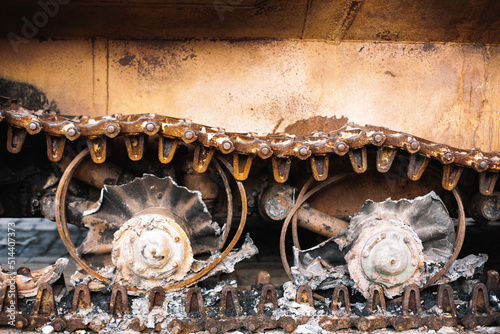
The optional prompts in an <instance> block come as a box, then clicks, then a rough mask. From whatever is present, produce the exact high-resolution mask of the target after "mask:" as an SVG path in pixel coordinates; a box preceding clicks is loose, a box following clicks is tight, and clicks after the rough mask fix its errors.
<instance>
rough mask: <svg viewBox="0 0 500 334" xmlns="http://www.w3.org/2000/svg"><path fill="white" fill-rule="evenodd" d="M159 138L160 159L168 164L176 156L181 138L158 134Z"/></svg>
mask: <svg viewBox="0 0 500 334" xmlns="http://www.w3.org/2000/svg"><path fill="white" fill-rule="evenodd" d="M158 138H159V141H158V159H159V160H160V162H161V163H162V164H168V163H169V162H170V161H172V159H173V158H174V154H175V150H176V149H177V144H178V142H179V140H178V139H173V138H169V137H165V136H158Z"/></svg>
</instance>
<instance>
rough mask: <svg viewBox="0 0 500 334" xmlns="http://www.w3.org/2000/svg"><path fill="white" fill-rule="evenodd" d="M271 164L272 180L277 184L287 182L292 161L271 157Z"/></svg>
mask: <svg viewBox="0 0 500 334" xmlns="http://www.w3.org/2000/svg"><path fill="white" fill-rule="evenodd" d="M272 164H273V174H274V180H275V181H276V182H278V183H284V182H286V180H288V174H290V165H291V164H292V160H291V159H290V158H278V157H276V156H274V155H273V157H272Z"/></svg>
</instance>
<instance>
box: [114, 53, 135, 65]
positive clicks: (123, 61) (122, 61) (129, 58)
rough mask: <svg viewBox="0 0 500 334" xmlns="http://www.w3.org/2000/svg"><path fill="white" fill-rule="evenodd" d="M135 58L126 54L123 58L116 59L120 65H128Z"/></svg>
mask: <svg viewBox="0 0 500 334" xmlns="http://www.w3.org/2000/svg"><path fill="white" fill-rule="evenodd" d="M134 59H135V55H127V56H125V57H123V58H121V59H120V60H118V62H119V63H120V65H122V66H127V65H130V63H131V62H132V61H133V60H134Z"/></svg>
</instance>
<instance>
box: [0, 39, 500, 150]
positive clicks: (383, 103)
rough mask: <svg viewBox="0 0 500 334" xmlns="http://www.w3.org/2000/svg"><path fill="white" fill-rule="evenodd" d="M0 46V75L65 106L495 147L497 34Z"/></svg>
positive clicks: (251, 127) (499, 72) (237, 127)
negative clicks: (353, 126) (429, 40)
mask: <svg viewBox="0 0 500 334" xmlns="http://www.w3.org/2000/svg"><path fill="white" fill-rule="evenodd" d="M0 49H1V52H0V61H1V63H2V65H3V66H2V67H1V68H0V76H1V77H2V78H4V79H9V80H15V81H18V82H22V83H27V84H31V85H33V86H35V87H37V88H38V89H40V90H41V91H42V92H43V93H44V94H46V96H47V99H48V100H49V101H54V103H56V104H57V107H58V108H59V110H61V112H63V113H66V114H73V115H76V114H90V115H104V114H115V113H123V114H132V113H147V112H151V113H158V114H168V115H171V116H174V117H181V118H188V119H191V120H193V121H195V122H199V123H202V124H208V125H215V126H220V127H223V128H226V129H227V130H228V131H238V132H246V131H252V132H262V133H272V132H280V131H285V130H286V131H289V132H294V129H295V130H298V131H299V132H300V131H301V132H302V133H304V132H310V131H312V130H315V129H323V130H332V129H333V128H335V127H337V126H339V125H341V124H343V122H344V121H346V120H349V121H351V122H355V123H358V124H372V125H377V126H384V127H388V128H391V129H393V130H398V131H405V132H409V133H412V134H414V135H416V136H419V137H423V138H427V139H429V140H433V141H436V142H440V143H443V144H448V145H451V146H455V147H460V148H480V149H482V150H484V151H490V150H499V149H500V138H499V136H497V135H496V129H498V128H499V127H500V118H499V117H498V110H499V108H500V93H499V92H500V89H499V83H500V66H499V65H500V53H499V47H498V46H467V45H442V44H408V43H397V44H396V43H361V42H360V43H357V42H349V43H347V42H344V43H340V44H338V45H336V44H328V43H324V42H315V41H239V42H234V41H233V42H229V41H119V40H109V41H108V40H95V41H93V42H92V41H88V40H69V41H47V42H37V41H30V42H29V43H27V44H26V45H23V46H22V47H21V48H20V52H19V53H17V54H16V53H14V52H13V51H12V50H11V49H10V43H9V42H8V41H7V40H4V41H2V43H0ZM333 117H337V118H343V121H340V122H339V121H338V120H335V119H331V118H333ZM301 120H311V121H310V122H311V124H310V125H309V124H308V122H300V121H301ZM297 122H299V123H297ZM312 124H315V125H314V126H312ZM318 125H319V126H320V128H318Z"/></svg>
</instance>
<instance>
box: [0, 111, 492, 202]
mask: <svg viewBox="0 0 500 334" xmlns="http://www.w3.org/2000/svg"><path fill="white" fill-rule="evenodd" d="M0 118H1V119H5V121H7V123H8V124H9V134H10V135H9V136H8V137H7V148H8V149H9V150H10V151H11V152H19V151H20V150H21V148H22V143H23V141H24V136H25V135H26V133H29V134H37V133H39V132H42V131H43V133H45V135H46V136H49V137H66V138H67V139H68V140H76V139H77V138H79V137H81V138H82V139H83V138H86V139H87V143H88V147H89V151H90V153H91V156H92V160H94V162H95V163H103V162H104V161H105V160H106V155H107V153H106V150H107V148H106V147H107V142H108V141H110V140H112V138H115V137H116V136H118V135H122V136H125V137H126V136H128V135H131V134H144V135H148V136H154V135H158V136H160V137H165V138H175V139H178V140H182V141H184V142H185V143H194V144H195V148H196V150H195V156H194V162H193V167H194V168H195V170H198V171H199V172H203V171H205V170H206V168H208V165H209V163H210V161H211V159H212V156H213V153H214V151H215V150H216V151H219V152H221V153H222V154H225V155H229V154H232V155H251V156H256V155H258V156H260V157H261V158H262V159H267V158H271V157H272V166H273V173H274V178H275V180H276V182H278V183H283V182H285V181H286V180H287V179H288V175H289V172H290V163H291V160H292V159H295V158H298V159H301V160H304V159H310V161H311V163H312V169H313V170H316V169H317V165H316V161H315V160H313V159H311V157H316V156H325V155H339V156H342V155H345V154H346V153H348V152H349V154H350V158H351V159H350V160H351V163H352V167H353V169H354V170H355V171H356V172H357V173H363V172H365V171H366V168H367V167H366V161H367V158H366V151H365V148H366V147H368V146H371V145H375V146H377V147H386V148H391V149H392V148H393V149H398V150H404V151H406V152H408V153H410V155H411V159H410V165H409V169H408V175H410V179H412V180H414V181H416V180H418V179H419V178H420V177H421V176H422V174H423V173H424V170H425V167H426V166H427V164H428V162H426V163H424V164H419V165H418V166H419V167H418V172H414V171H413V169H414V168H417V167H415V166H416V162H415V163H414V164H412V163H411V161H417V159H420V160H421V159H425V160H426V161H427V159H431V160H436V161H438V162H439V163H441V164H442V166H443V177H442V180H443V187H444V188H445V189H446V190H452V189H453V188H454V187H455V186H456V185H457V183H458V180H459V178H460V175H461V170H462V168H464V167H467V168H471V169H473V170H475V171H476V172H478V173H486V172H489V173H488V174H484V176H482V178H486V179H487V180H488V181H484V182H482V183H481V184H482V185H483V184H484V183H487V184H488V185H489V186H488V187H487V188H485V187H480V190H482V191H483V192H485V193H488V190H487V189H491V188H492V187H494V183H495V181H496V180H497V177H498V176H497V173H498V171H500V158H499V155H498V153H497V152H481V151H478V150H464V149H456V148H453V147H449V146H447V145H442V144H438V143H433V142H430V141H427V140H425V139H422V138H418V137H414V136H412V135H408V134H403V133H398V132H394V131H390V130H388V129H378V128H367V127H357V128H352V129H344V130H338V131H332V132H330V133H314V134H311V135H309V136H301V137H296V136H292V135H287V134H281V135H279V134H276V135H268V136H255V135H252V134H238V133H227V132H225V131H224V130H223V129H220V128H213V127H207V126H203V125H199V124H194V123H190V122H189V121H187V120H181V119H175V118H171V117H163V116H158V115H148V114H144V115H128V116H120V115H117V116H106V117H97V118H87V117H83V118H75V117H62V116H56V115H53V114H50V113H38V112H37V113H34V112H32V111H29V110H27V109H25V108H22V107H19V106H16V105H7V106H4V107H3V110H2V116H1V117H0ZM148 125H152V126H151V129H152V131H149V130H148ZM110 127H112V128H113V132H112V133H110V132H109V129H110ZM377 140H379V141H377ZM162 143H163V144H164V143H165V141H160V142H159V146H158V152H159V156H160V158H161V157H162V156H164V150H165V147H163V146H162ZM226 143H230V145H229V146H230V147H228V148H229V149H228V150H226V149H225V148H224V146H225V144H226ZM138 145H139V147H140V149H141V150H143V149H144V147H143V146H144V144H142V145H141V144H140V142H139V143H138ZM226 146H227V145H226ZM172 149H173V148H172ZM302 149H305V150H307V155H306V156H303V155H302V154H301V151H303V150H302ZM204 151H206V152H205V153H203V152H204ZM309 152H310V153H309ZM360 152H361V154H358V153H360ZM363 152H364V153H363ZM378 152H379V153H380V154H384V151H382V150H380V151H378ZM128 153H129V158H131V159H132V160H133V159H135V155H134V154H135V153H133V152H130V151H129V152H128ZM264 153H265V154H264ZM47 154H48V156H49V159H50V160H56V157H54V153H53V151H52V149H51V148H50V147H48V152H47ZM169 154H175V152H170V153H169ZM377 154H378V153H377ZM161 160H162V159H160V161H161ZM382 160H383V159H382ZM377 161H379V159H377ZM250 164H251V161H250V162H248V163H247V165H246V167H245V168H248V169H250ZM386 168H387V167H384V169H386ZM323 170H324V172H323V173H318V172H316V173H313V175H314V176H315V177H316V178H317V179H318V180H323V179H324V177H325V176H326V175H325V174H326V173H327V168H323ZM245 175H248V173H243V174H242V173H240V172H237V173H236V176H237V177H238V178H239V179H242V178H243V176H245Z"/></svg>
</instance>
